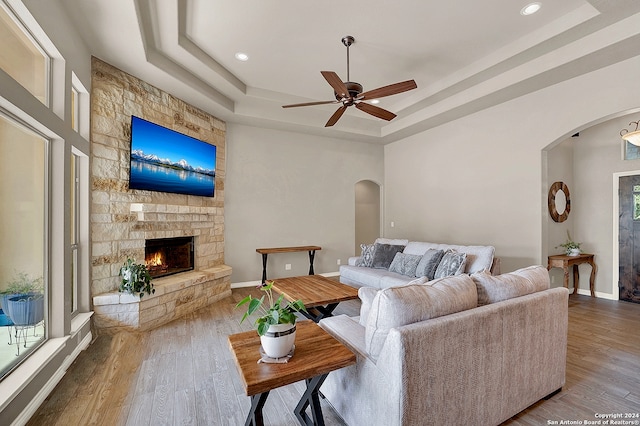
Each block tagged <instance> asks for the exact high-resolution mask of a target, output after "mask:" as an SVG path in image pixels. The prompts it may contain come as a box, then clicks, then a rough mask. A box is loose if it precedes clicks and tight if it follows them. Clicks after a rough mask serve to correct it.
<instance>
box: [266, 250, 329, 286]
mask: <svg viewBox="0 0 640 426" xmlns="http://www.w3.org/2000/svg"><path fill="white" fill-rule="evenodd" d="M316 250H322V247H320V246H299V247H273V248H259V249H256V252H258V253H260V254H261V255H262V282H263V283H264V282H266V281H267V256H268V255H269V254H270V253H292V252H296V251H308V252H309V275H313V274H314V272H313V258H314V256H315V255H316Z"/></svg>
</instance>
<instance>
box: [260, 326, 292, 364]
mask: <svg viewBox="0 0 640 426" xmlns="http://www.w3.org/2000/svg"><path fill="white" fill-rule="evenodd" d="M295 340H296V325H295V324H274V325H270V326H269V330H267V333H266V334H265V335H264V336H260V343H262V350H263V351H264V353H265V354H266V355H267V356H268V357H271V358H282V357H283V356H286V355H287V354H289V352H291V349H293V345H294V343H295Z"/></svg>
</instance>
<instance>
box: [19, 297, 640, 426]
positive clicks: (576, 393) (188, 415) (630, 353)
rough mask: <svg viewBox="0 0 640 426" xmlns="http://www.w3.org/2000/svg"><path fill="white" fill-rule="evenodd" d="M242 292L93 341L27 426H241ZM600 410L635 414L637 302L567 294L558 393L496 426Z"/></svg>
mask: <svg viewBox="0 0 640 426" xmlns="http://www.w3.org/2000/svg"><path fill="white" fill-rule="evenodd" d="M249 292H252V293H253V292H256V294H257V290H256V289H234V290H233V292H232V293H233V294H232V296H231V297H229V298H227V299H225V300H223V301H220V302H218V303H216V304H214V305H213V306H210V307H207V308H203V309H202V310H200V311H198V312H197V313H195V314H191V315H189V316H187V317H185V318H182V319H180V320H176V321H174V322H172V323H170V324H167V325H165V326H162V327H160V328H158V329H155V330H153V331H150V332H147V333H120V334H118V335H116V336H104V335H100V336H99V337H97V338H96V339H95V341H94V343H93V344H92V345H91V346H90V347H89V348H88V349H87V350H85V351H84V352H82V353H81V354H80V356H79V357H78V358H77V359H76V361H75V362H74V363H73V365H72V366H71V368H70V369H69V371H68V372H67V374H66V375H65V376H64V378H63V379H62V380H61V382H60V383H59V384H58V386H57V387H56V388H55V389H54V391H53V392H52V394H51V395H50V396H49V397H48V398H47V399H46V400H45V402H44V403H43V404H42V406H41V407H40V408H39V410H38V411H37V412H36V414H35V415H34V416H33V417H32V419H31V420H30V421H29V423H28V425H31V426H36V425H47V426H52V425H60V426H63V425H64V426H67V425H154V426H155V425H178V424H179V425H242V424H244V421H245V418H246V415H247V412H248V410H249V405H250V402H249V398H248V397H247V396H246V395H245V394H244V390H243V387H242V384H241V383H240V378H239V376H238V373H237V371H236V367H235V364H234V362H233V360H232V357H231V353H230V351H229V348H228V343H227V336H228V335H229V334H233V333H237V332H240V331H244V330H248V329H251V325H250V324H249V323H247V322H246V321H245V323H243V324H239V319H240V317H241V316H242V312H241V310H240V309H237V310H236V309H234V305H235V303H236V302H237V301H238V300H240V299H242V298H243V297H244V296H245V295H246V294H248V293H249ZM335 313H336V314H340V313H346V314H347V315H358V314H359V301H357V300H355V301H348V302H344V303H341V304H340V305H339V306H338V308H337V309H336V312H335ZM303 391H304V384H303V383H302V382H299V383H295V384H293V385H289V386H285V387H282V388H279V389H277V390H275V391H272V392H271V394H270V395H269V398H268V399H267V403H266V405H265V408H264V417H265V424H266V425H297V424H298V422H297V420H296V419H295V417H294V415H293V408H294V407H295V405H296V403H297V401H298V399H299V398H300V395H301V394H302V392H303ZM322 408H323V413H324V417H325V423H326V424H327V425H344V422H343V421H342V420H341V419H340V418H339V417H338V416H337V414H336V413H335V412H334V411H333V409H332V408H331V406H330V405H329V404H328V403H327V402H326V401H325V400H322ZM597 413H600V414H621V415H623V416H624V415H625V413H629V415H631V416H634V415H635V416H637V415H638V414H639V413H640V304H633V303H628V302H615V301H609V300H603V299H595V298H591V297H588V296H582V295H571V296H570V298H569V338H568V354H567V383H566V385H565V387H564V388H563V390H562V392H560V393H559V394H557V395H555V396H554V397H552V398H551V399H549V400H546V401H545V400H543V401H540V402H538V403H536V404H534V405H533V406H531V407H529V408H528V409H526V410H524V411H523V412H521V413H520V414H518V415H516V416H515V417H514V418H512V419H510V420H508V421H507V422H505V423H504V424H503V425H509V426H512V425H529V426H533V425H535V426H540V425H550V424H563V423H560V422H561V421H565V422H567V421H570V422H574V421H575V422H576V423H564V424H586V423H584V421H585V420H589V421H597V420H599V419H598V418H597V417H596V415H597ZM627 420H632V421H633V420H636V421H637V420H640V419H638V417H635V418H629V419H627ZM578 421H582V422H583V423H577V422H578ZM554 422H557V423H554ZM425 424H428V421H427V422H426V423H425ZM612 424H613V423H612ZM630 424H633V423H630ZM635 424H638V423H635ZM374 426H375V425H374ZM381 426H383V425H381Z"/></svg>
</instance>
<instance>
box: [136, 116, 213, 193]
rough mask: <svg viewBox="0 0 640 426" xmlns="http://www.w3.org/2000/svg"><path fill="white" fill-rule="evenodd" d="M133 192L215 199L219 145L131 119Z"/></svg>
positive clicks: (147, 122) (141, 120) (140, 119)
mask: <svg viewBox="0 0 640 426" xmlns="http://www.w3.org/2000/svg"><path fill="white" fill-rule="evenodd" d="M130 166H131V172H130V173H129V189H144V190H147V191H158V192H172V193H176V194H188V195H199V196H203V197H213V196H214V194H215V180H216V146H215V145H211V144H208V143H206V142H203V141H201V140H198V139H195V138H192V137H191V136H187V135H184V134H182V133H178V132H176V131H173V130H171V129H167V128H166V127H162V126H159V125H157V124H154V123H151V122H149V121H146V120H143V119H142V118H139V117H135V116H131V162H130Z"/></svg>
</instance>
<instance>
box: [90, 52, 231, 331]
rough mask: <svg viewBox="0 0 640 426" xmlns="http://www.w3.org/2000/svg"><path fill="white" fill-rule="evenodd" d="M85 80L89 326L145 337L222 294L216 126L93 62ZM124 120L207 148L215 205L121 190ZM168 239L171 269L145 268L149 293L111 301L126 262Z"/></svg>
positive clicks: (221, 175) (220, 137) (225, 274)
mask: <svg viewBox="0 0 640 426" xmlns="http://www.w3.org/2000/svg"><path fill="white" fill-rule="evenodd" d="M91 75H92V84H91V218H90V225H91V296H92V299H93V310H94V316H93V322H94V325H95V327H96V329H97V331H98V332H103V331H107V332H114V331H117V330H119V329H122V328H134V329H149V328H153V327H156V326H159V325H162V324H164V323H166V322H169V321H171V320H173V319H176V318H179V317H180V316H183V315H185V314H188V313H190V312H193V311H195V310H197V309H200V308H202V307H204V306H207V305H210V304H212V303H214V302H216V301H218V300H220V299H222V298H224V297H226V296H228V295H230V294H231V285H230V275H231V268H230V267H229V266H227V265H225V264H224V180H225V123H224V122H223V121H221V120H219V119H217V118H215V117H213V116H211V115H210V114H208V113H206V112H204V111H202V110H199V109H198V108H195V107H193V106H191V105H189V104H186V103H185V102H183V101H182V100H180V99H178V98H176V97H174V96H172V95H170V94H168V93H166V92H163V91H161V90H160V89H158V88H156V87H153V86H151V85H149V84H148V83H146V82H144V81H142V80H140V79H138V78H136V77H133V76H131V75H129V74H126V73H125V72H123V71H121V70H119V69H117V68H115V67H113V66H111V65H109V64H107V63H105V62H102V61H101V60H99V59H97V58H92V71H91ZM132 115H135V116H137V117H140V118H143V119H145V120H147V121H151V122H153V123H156V124H159V125H161V126H164V127H167V128H169V129H172V130H176V131H178V132H180V133H183V134H186V135H189V136H191V137H194V138H196V139H199V140H202V141H204V142H207V143H210V144H213V145H215V146H216V149H217V159H216V174H215V196H214V197H199V196H192V195H183V194H168V193H163V192H153V191H142V190H130V189H129V188H128V178H129V157H130V152H129V150H130V136H131V116H132ZM184 238H187V239H188V241H187V240H183V239H184ZM168 239H175V240H176V241H178V242H180V243H179V244H177V246H176V247H172V248H165V249H163V250H164V252H163V253H161V255H162V256H164V255H167V254H170V255H171V256H174V255H175V256H177V257H178V258H179V260H180V262H179V263H180V265H172V266H169V265H162V266H160V265H152V266H151V268H150V269H154V274H156V273H157V274H156V277H155V278H154V279H153V281H152V283H153V285H154V287H155V290H156V291H155V293H154V294H152V295H144V297H143V298H139V297H138V296H137V295H129V294H124V293H119V292H118V286H119V283H120V279H121V278H120V277H119V270H120V267H121V266H122V265H123V263H124V262H125V261H126V260H127V258H131V259H133V260H134V261H136V262H137V263H143V262H144V263H147V262H148V260H147V253H146V251H147V250H148V248H147V246H148V245H149V242H151V246H153V245H155V244H156V243H158V242H165V241H167V240H168ZM185 260H188V261H189V263H190V265H189V266H183V265H182V261H185ZM154 262H155V260H154Z"/></svg>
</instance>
